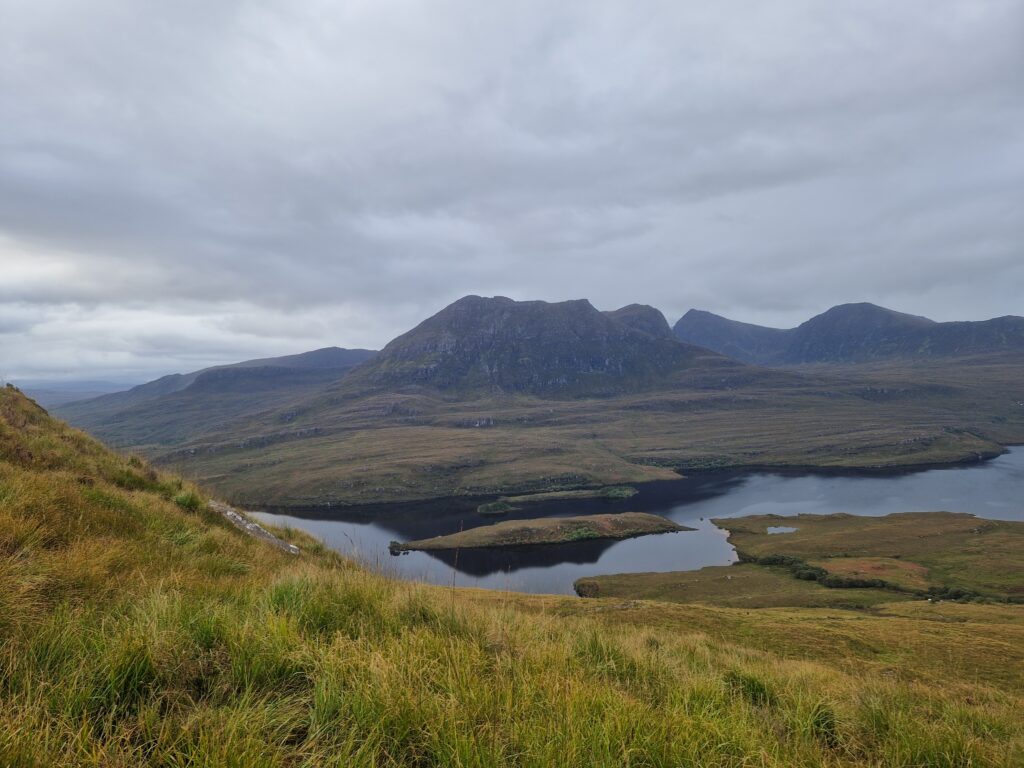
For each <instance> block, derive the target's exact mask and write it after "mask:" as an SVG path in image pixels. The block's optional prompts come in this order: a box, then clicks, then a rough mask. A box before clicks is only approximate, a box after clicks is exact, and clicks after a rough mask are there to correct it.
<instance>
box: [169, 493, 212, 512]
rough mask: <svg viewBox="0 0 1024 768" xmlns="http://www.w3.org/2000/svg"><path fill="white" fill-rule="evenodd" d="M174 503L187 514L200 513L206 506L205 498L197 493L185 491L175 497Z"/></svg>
mask: <svg viewBox="0 0 1024 768" xmlns="http://www.w3.org/2000/svg"><path fill="white" fill-rule="evenodd" d="M174 503H175V504H177V505H178V506H179V507H181V508H182V509H184V510H185V511H186V512H198V511H199V510H200V509H202V508H203V507H204V506H205V505H204V503H203V497H202V496H200V495H199V494H198V493H196V492H195V491H184V492H182V493H179V494H178V495H177V496H175V497H174Z"/></svg>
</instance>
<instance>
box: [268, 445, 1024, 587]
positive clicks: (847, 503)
mask: <svg viewBox="0 0 1024 768" xmlns="http://www.w3.org/2000/svg"><path fill="white" fill-rule="evenodd" d="M478 503H479V500H472V501H467V500H460V499H451V500H444V501H439V502H431V503H422V504H404V505H389V506H380V507H374V508H345V509H322V508H321V509H316V510H309V511H295V510H289V511H288V513H287V514H277V513H272V512H269V511H268V512H258V513H255V514H254V517H256V518H257V519H259V520H261V521H263V522H266V523H270V524H273V525H282V526H291V527H293V528H299V529H302V530H304V531H307V532H308V533H310V534H312V535H313V536H316V537H317V538H319V539H321V540H322V541H323V542H324V543H325V544H326V545H327V546H330V547H332V548H334V549H336V550H338V551H339V552H342V553H343V554H345V555H348V556H350V557H355V558H357V559H359V560H361V561H363V562H365V563H366V564H368V565H369V566H371V567H374V568H376V569H378V570H381V571H383V572H386V573H391V574H393V575H396V576H400V577H402V578H407V579H417V580H421V581H427V582H432V583H435V584H445V585H450V584H455V585H456V586H469V587H485V588H489V589H506V590H515V591H520V592H538V593H553V594H572V591H573V589H572V584H573V582H574V581H575V580H576V579H578V578H581V577H583V576H595V575H599V574H607V573H624V572H635V571H678V570H692V569H696V568H703V567H704V566H707V565H728V564H729V563H732V562H735V560H736V554H735V552H734V550H733V548H732V546H731V545H730V544H729V543H728V542H727V541H726V534H725V532H724V531H722V530H721V529H719V528H717V527H716V526H715V525H713V524H712V523H711V522H710V520H711V519H712V518H722V517H742V516H745V515H763V514H775V515H796V514H800V513H816V514H824V513H834V512H847V513H850V514H855V515H887V514H890V513H892V512H930V511H946V512H970V513H973V514H975V515H977V516H978V517H987V518H991V519H996V520H1022V521H1024V448H1016V449H1014V450H1012V451H1010V452H1009V453H1007V454H1004V455H1003V456H1000V457H999V458H996V459H993V460H991V461H987V462H984V463H981V464H974V465H970V466H963V467H951V468H948V469H932V470H927V471H922V472H914V473H909V474H879V475H865V474H823V473H819V474H794V473H767V472H765V473H753V474H721V473H712V474H706V475H700V476H693V477H688V478H685V479H681V480H678V481H668V482H659V483H651V484H647V485H644V486H641V488H640V493H639V494H637V495H636V496H634V497H633V498H631V499H626V500H605V499H593V500H582V501H581V500H576V501H562V502H549V503H543V504H532V505H528V506H525V507H523V508H522V509H520V510H518V511H516V512H512V513H510V514H508V515H506V516H503V517H501V518H493V517H492V518H487V517H481V516H480V515H479V514H477V512H476V506H477V504H478ZM625 511H643V512H653V513H655V514H659V515H663V516H664V517H667V518H669V519H671V520H674V521H675V522H677V523H679V524H681V525H686V526H689V527H691V528H694V529H696V530H693V531H683V532H679V533H666V534H659V535H654V536H643V537H640V538H636V539H627V540H625V541H586V542H575V543H571V544H552V545H543V546H531V547H516V548H507V549H482V550H461V551H458V552H451V551H449V552H411V553H408V554H403V555H398V556H393V555H391V554H390V553H389V552H388V543H389V542H391V541H392V540H399V541H408V540H412V539H422V538H427V537H430V536H439V535H443V534H449V533H455V532H456V531H459V530H461V529H464V528H473V527H476V526H479V525H488V524H490V523H492V522H495V520H496V519H500V520H512V519H523V518H531V517H548V516H569V515H581V514H594V513H597V512H625ZM782 527H784V526H782Z"/></svg>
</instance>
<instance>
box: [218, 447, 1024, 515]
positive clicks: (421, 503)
mask: <svg viewBox="0 0 1024 768" xmlns="http://www.w3.org/2000/svg"><path fill="white" fill-rule="evenodd" d="M1014 448H1024V443H1008V444H1006V445H1004V446H1002V450H1001V451H999V452H998V453H996V452H992V453H990V454H978V455H977V456H975V457H961V458H959V459H955V460H952V461H938V462H936V461H933V462H915V463H908V464H888V465H870V466H860V467H847V466H830V465H820V464H728V465H723V466H720V467H702V468H700V469H695V470H686V469H684V468H672V467H666V469H671V471H673V472H675V473H676V474H678V475H679V477H678V478H673V479H667V480H647V481H640V482H630V483H626V482H622V483H614V484H612V485H629V486H631V487H633V488H635V489H636V490H637V491H638V495H648V494H650V493H651V492H654V493H655V494H657V493H659V492H663V491H665V490H668V489H669V488H671V487H672V486H674V485H677V484H679V483H684V482H692V481H695V480H700V479H701V478H720V477H729V476H737V477H738V476H746V475H759V474H766V475H767V474H770V475H780V476H783V477H793V476H806V475H819V476H825V477H892V476H896V475H912V474H917V473H919V472H929V471H932V470H939V469H950V470H953V469H963V468H968V467H974V466H977V465H979V464H985V463H987V462H990V461H993V460H994V459H998V458H999V457H1001V456H1005V455H1006V454H1007V453H1010V452H1011V451H1012V450H1013V449H1014ZM608 486H609V484H608V483H602V484H598V485H586V486H573V487H561V488H558V489H544V490H537V491H535V492H534V493H531V492H529V491H526V490H523V491H519V490H511V491H503V492H501V493H485V494H460V495H454V496H452V495H449V496H412V497H408V498H405V499H397V500H393V501H380V502H370V503H351V502H346V501H323V502H318V503H315V504H271V505H264V504H260V503H259V502H254V501H247V502H244V503H243V502H241V501H239V502H237V504H239V505H242V506H246V507H247V508H255V509H258V511H260V512H267V513H270V514H288V515H293V516H301V515H298V514H297V513H300V512H308V513H314V514H313V515H312V516H313V517H316V518H322V517H324V518H326V519H329V517H326V516H324V514H323V513H329V512H332V511H338V512H345V513H347V514H357V515H360V516H364V515H365V517H366V518H367V519H368V520H372V519H374V518H376V517H378V516H379V515H380V514H381V513H387V512H393V511H395V510H396V509H399V508H401V509H403V510H410V509H414V508H423V509H424V510H429V508H431V507H438V506H443V507H444V508H445V509H450V508H451V506H452V504H453V503H454V504H458V505H460V506H461V505H465V506H466V508H467V510H471V511H472V512H473V513H474V514H479V513H477V512H476V511H475V510H476V509H477V508H478V507H480V506H482V505H484V504H487V503H490V502H495V501H499V500H500V499H502V498H504V497H508V496H518V497H528V496H541V495H546V494H557V493H565V492H576V491H595V492H596V491H600V490H601V489H602V488H606V487H608ZM645 492H646V493H645ZM634 498H636V497H634ZM588 500H590V501H593V500H595V499H588ZM597 500H600V499H599V498H597ZM538 501H540V500H538ZM552 501H555V500H548V502H547V503H551V502H552ZM566 501H567V502H571V501H572V499H566ZM607 501H609V502H614V501H615V500H614V499H608V500H607ZM232 503H236V502H235V500H232ZM523 503H530V502H529V501H524V502H523Z"/></svg>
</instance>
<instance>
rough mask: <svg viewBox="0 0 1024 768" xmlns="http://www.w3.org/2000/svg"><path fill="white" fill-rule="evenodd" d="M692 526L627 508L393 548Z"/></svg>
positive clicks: (512, 523) (513, 543)
mask: <svg viewBox="0 0 1024 768" xmlns="http://www.w3.org/2000/svg"><path fill="white" fill-rule="evenodd" d="M687 530H692V529H690V528H686V527H684V526H681V525H677V524H676V523H673V522H672V521H671V520H666V519H665V518H664V517H659V516H658V515H650V514H647V513H646V512H623V513H621V514H617V515H616V514H608V515H582V516H579V517H541V518H535V519H532V520H506V521H503V522H500V523H495V524H493V525H485V526H481V527H479V528H472V529H470V530H468V531H460V532H459V533H453V534H450V535H448V536H435V537H433V538H431V539H421V540H419V541H408V542H405V543H401V542H397V541H396V542H392V544H391V551H392V552H406V551H409V550H421V551H428V550H437V549H467V548H474V547H518V546H523V545H525V544H564V543H566V542H570V541H584V540H586V539H629V538H633V537H634V536H646V535H648V534H651V533H672V532H674V531H687Z"/></svg>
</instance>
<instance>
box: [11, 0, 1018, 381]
mask: <svg viewBox="0 0 1024 768" xmlns="http://www.w3.org/2000/svg"><path fill="white" fill-rule="evenodd" d="M0 17H2V18H3V19H4V24H3V29H2V31H0V270H2V271H0V276H2V277H0V306H3V305H4V304H5V303H6V304H12V305H13V304H15V303H17V305H18V306H20V307H24V306H28V307H34V308H35V309H34V310H33V311H34V312H35V313H36V319H35V320H34V321H32V322H30V323H28V324H27V325H23V326H17V327H18V328H20V329H21V331H22V333H21V336H22V338H20V339H18V338H14V340H13V341H12V337H16V336H17V334H12V333H7V334H6V336H5V350H4V353H5V357H7V358H9V359H11V360H13V361H14V362H15V363H16V364H17V365H20V366H22V367H23V368H25V369H26V370H31V371H38V370H41V368H45V367H46V365H47V355H49V356H51V357H54V358H63V359H67V360H70V361H74V364H76V365H77V364H80V365H81V366H83V367H85V368H89V369H90V375H91V371H92V369H94V368H95V369H97V371H96V372H97V373H103V372H104V371H105V370H107V371H112V372H115V373H116V372H120V371H123V370H128V369H131V370H140V371H141V370H151V371H153V372H163V371H164V370H172V369H175V368H182V367H186V366H187V364H191V363H193V362H200V361H207V360H208V359H209V358H211V357H216V356H218V355H220V356H223V358H224V359H223V360H209V361H210V362H224V361H228V360H231V359H236V358H240V357H243V356H246V355H248V354H250V353H252V354H264V353H267V354H269V353H272V352H277V351H282V352H285V351H298V350H299V349H301V348H302V347H301V346H300V345H309V346H321V345H325V344H341V345H349V346H356V345H359V346H380V345H382V344H384V343H386V341H387V340H388V339H389V338H390V337H391V336H392V335H394V334H396V333H398V332H400V331H402V330H404V329H405V328H406V327H408V326H409V325H411V324H413V323H414V322H416V321H417V320H419V319H421V318H422V317H423V316H424V315H426V314H428V313H429V312H432V311H434V310H436V309H438V308H439V307H440V306H443V305H444V304H445V303H447V302H448V301H450V300H452V299H454V298H457V297H458V296H459V295H461V294H464V293H467V292H477V293H492V294H493V293H500V294H506V295H512V296H515V297H517V298H544V299H561V298H566V297H575V296H589V297H590V298H592V300H593V301H594V302H595V304H597V305H599V306H602V307H604V308H612V307H615V306H619V305H623V304H626V303H630V302H633V301H643V302H647V303H652V304H655V305H657V306H659V307H660V308H661V309H662V310H663V311H664V312H665V314H666V315H667V316H668V317H669V319H670V320H673V319H674V318H675V317H676V316H678V315H679V314H681V313H682V312H683V311H685V310H686V309H688V308H689V307H690V306H700V307H704V308H708V309H712V310H714V311H719V312H723V313H727V314H731V315H734V316H737V317H740V318H744V319H749V320H752V321H758V322H769V323H773V324H777V325H786V324H792V323H795V322H798V321H800V320H802V319H804V318H805V317H806V316H808V315H809V314H811V313H813V312H817V311H820V310H821V309H824V308H826V307H827V306H829V305H830V304H833V303H838V302H841V301H847V300H872V301H876V302H878V303H882V304H889V305H892V306H894V307H895V308H898V309H903V310H907V311H912V312H917V313H922V314H929V315H933V316H936V317H937V318H939V319H951V318H954V317H965V318H966V317H972V318H977V317H986V316H990V315H996V314H1005V313H1011V312H1012V313H1021V312H1022V311H1024V308H1022V307H1021V304H1020V295H1021V293H1022V291H1021V289H1022V288H1024V275H1022V271H1021V267H1020V266H1019V263H1020V262H1021V261H1024V260H1022V259H1021V258H1020V256H1021V253H1020V252H1021V247H1020V244H1021V242H1022V236H1024V217H1021V216H1020V215H1019V213H1018V212H1017V210H1016V207H1017V206H1016V205H1015V202H1016V201H1017V200H1019V199H1020V198H1021V197H1022V192H1024V141H1022V140H1021V138H1020V132H1019V126H1020V125H1022V124H1024V89H1022V88H1021V87H1020V83H1019V76H1018V73H1019V72H1021V71H1024V41H1022V38H1021V34H1020V32H1021V29H1024V6H1022V5H1021V4H1020V3H1019V0H978V1H972V2H967V0H962V1H960V2H957V1H955V0H954V1H951V2H947V3H940V4H935V3H930V2H925V0H911V1H908V2H904V3H891V2H882V0H868V1H867V2H865V1H864V0H844V1H842V2H836V3H827V4H822V3H817V2H812V1H811V0H775V1H774V2H769V3H762V4H757V5H753V6H752V5H751V4H749V3H743V2H739V0H735V1H732V2H722V3H715V4H711V5H708V4H704V5H700V4H679V3H676V2H670V1H669V0H663V1H660V2H658V1H652V2H641V3H626V2H611V1H607V2H582V1H581V2H568V3H559V4H555V5H552V4H551V3H545V2H539V0H535V1H533V2H523V3H508V4H494V3H473V2H470V1H469V0H441V1H440V2H436V3H429V4H426V3H416V2H399V3H396V4H378V3H348V4H343V5H336V4H331V3H323V2H319V0H291V1H289V2H286V1H285V0H279V1H278V2H248V1H246V0H232V1H231V2H219V3H213V4H210V3H201V2H193V1H191V0H190V1H188V2H176V3H158V2H155V0H154V1H153V2H144V1H142V0H140V1H139V2H133V3H119V2H115V1H114V0H91V2H85V3H77V2H70V0H69V1H67V2H60V1H59V0H39V2H34V3H31V4H27V3H21V2H16V0H0ZM87 317H88V318H92V321H91V323H92V324H90V323H88V322H85V323H84V321H83V318H87ZM44 318H45V319H46V321H45V322H43V320H44ZM97 318H99V319H97ZM133 320H134V321H137V322H141V323H142V325H143V326H144V327H145V329H146V330H147V333H148V334H149V335H147V336H145V337H143V336H142V335H140V334H137V333H135V330H134V329H133V328H121V327H119V326H118V322H125V323H130V322H132V321H133ZM11 327H12V328H13V327H15V326H11ZM83 328H85V329H88V330H82V329H83ZM41 344H45V345H46V350H47V353H46V354H43V353H39V352H36V351H34V350H37V349H39V348H40V345H41ZM133 345H134V346H133ZM89 350H91V352H90V351H89Z"/></svg>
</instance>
